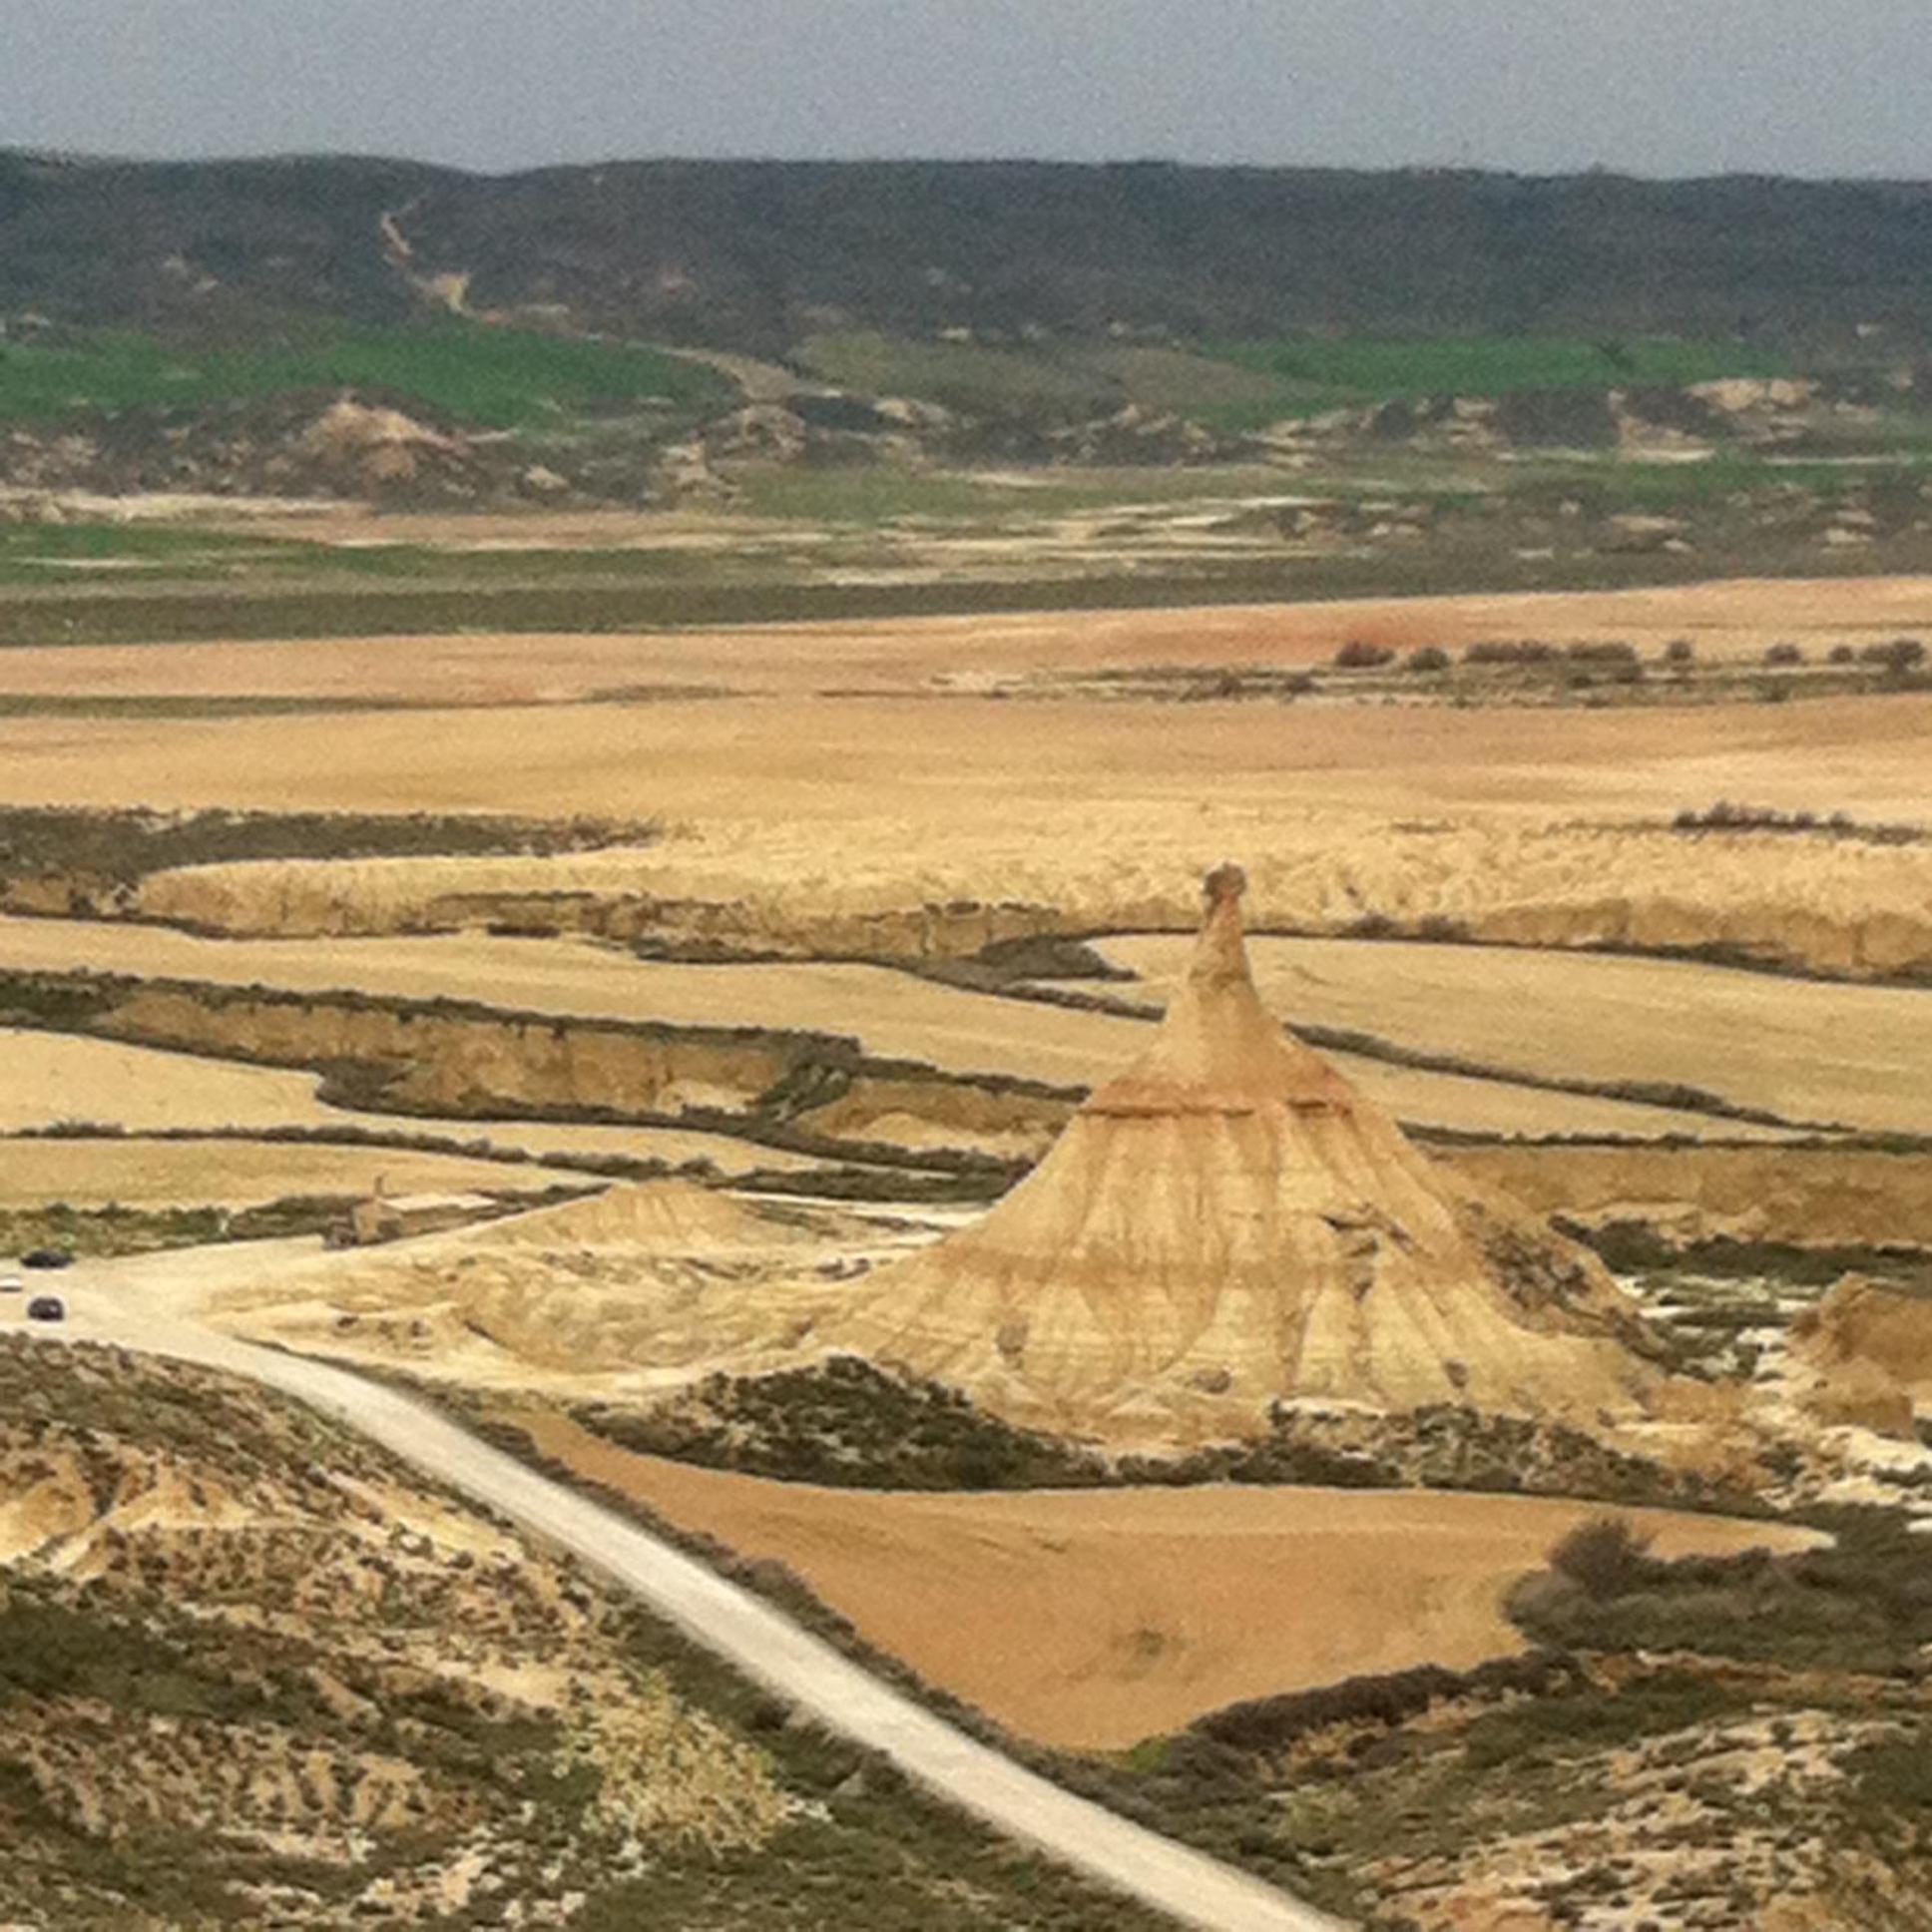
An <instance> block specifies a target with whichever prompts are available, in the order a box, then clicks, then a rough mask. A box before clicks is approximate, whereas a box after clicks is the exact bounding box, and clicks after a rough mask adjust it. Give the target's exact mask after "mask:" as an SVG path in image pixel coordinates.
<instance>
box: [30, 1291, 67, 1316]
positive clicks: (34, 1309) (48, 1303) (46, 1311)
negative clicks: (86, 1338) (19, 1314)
mask: <svg viewBox="0 0 1932 1932" xmlns="http://www.w3.org/2000/svg"><path fill="white" fill-rule="evenodd" d="M27 1319H28V1320H29V1321H65V1320H66V1319H67V1303H66V1302H65V1301H63V1300H62V1299H61V1298H60V1296H59V1295H57V1294H37V1295H35V1296H34V1298H33V1299H32V1300H31V1301H30V1302H28V1303H27Z"/></svg>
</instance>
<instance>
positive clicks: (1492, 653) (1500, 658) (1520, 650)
mask: <svg viewBox="0 0 1932 1932" xmlns="http://www.w3.org/2000/svg"><path fill="white" fill-rule="evenodd" d="M1462 655H1463V661H1464V662H1465V663H1467V664H1473V665H1491V664H1493V665H1533V664H1548V663H1549V662H1550V660H1551V659H1552V658H1554V657H1555V656H1556V655H1557V653H1556V647H1555V645H1551V644H1540V643H1538V642H1536V641H1535V640H1534V639H1517V640H1511V639H1508V638H1486V639H1482V640H1480V641H1479V642H1477V643H1475V644H1472V645H1471V646H1470V647H1469V649H1468V650H1467V651H1465V652H1464V653H1463V654H1462Z"/></svg>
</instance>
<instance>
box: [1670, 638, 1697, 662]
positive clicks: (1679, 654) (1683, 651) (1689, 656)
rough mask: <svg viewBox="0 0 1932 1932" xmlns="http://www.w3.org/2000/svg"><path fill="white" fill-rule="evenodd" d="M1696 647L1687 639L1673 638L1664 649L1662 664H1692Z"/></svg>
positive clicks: (1695, 654)
mask: <svg viewBox="0 0 1932 1932" xmlns="http://www.w3.org/2000/svg"><path fill="white" fill-rule="evenodd" d="M1696 657H1697V647H1696V646H1695V645H1694V644H1692V643H1691V640H1690V639H1689V638H1673V639H1672V640H1671V642H1670V643H1669V644H1667V645H1666V646H1665V647H1664V662H1665V663H1666V664H1668V665H1689V664H1694V663H1695V662H1696Z"/></svg>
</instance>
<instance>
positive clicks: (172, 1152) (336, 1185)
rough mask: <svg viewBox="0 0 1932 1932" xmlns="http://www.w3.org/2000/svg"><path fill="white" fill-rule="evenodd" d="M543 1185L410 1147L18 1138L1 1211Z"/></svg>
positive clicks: (537, 1179) (3, 1168)
mask: <svg viewBox="0 0 1932 1932" xmlns="http://www.w3.org/2000/svg"><path fill="white" fill-rule="evenodd" d="M378 1178H379V1179H380V1180H381V1181H382V1182H383V1183H384V1185H385V1186H386V1187H387V1188H388V1190H389V1192H390V1193H391V1194H399V1195H400V1194H452V1193H461V1192H464V1191H466V1190H475V1191H479V1192H480V1191H484V1190H488V1189H499V1188H538V1187H542V1186H543V1185H544V1184H545V1183H546V1182H549V1181H553V1180H556V1179H557V1178H558V1177H557V1176H554V1175H548V1174H545V1173H543V1172H542V1171H541V1170H535V1169H529V1168H514V1167H506V1166H505V1165H503V1164H502V1163H501V1162H494V1161H465V1160H463V1159H461V1158H460V1157H456V1156H452V1155H442V1154H412V1153H408V1152H405V1151H403V1150H400V1149H378V1148H333V1147H291V1146H286V1145H282V1144H278V1143H273V1142H259V1141H257V1142H249V1141H128V1140H107V1141H67V1140H61V1141H14V1142H10V1143H8V1144H7V1145H5V1146H4V1147H0V1207H40V1206H43V1205H44V1204H46V1203H48V1202H56V1201H64V1202H66V1203H68V1204H69V1205H70V1206H71V1207H105V1206H106V1205H108V1204H109V1203H111V1202H119V1203H120V1204H121V1205H122V1206H123V1207H251V1206H254V1205H255V1204H257V1203H260V1202H267V1201H278V1200H281V1199H282V1198H283V1197H285V1196H288V1195H359V1194H367V1193H368V1192H369V1191H370V1189H371V1188H372V1187H373V1186H374V1184H375V1182H376V1181H377V1179H378Z"/></svg>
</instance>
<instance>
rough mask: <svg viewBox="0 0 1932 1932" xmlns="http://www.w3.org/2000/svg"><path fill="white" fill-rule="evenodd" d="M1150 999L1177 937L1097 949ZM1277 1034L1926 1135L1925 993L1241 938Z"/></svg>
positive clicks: (1183, 958) (1930, 995)
mask: <svg viewBox="0 0 1932 1932" xmlns="http://www.w3.org/2000/svg"><path fill="white" fill-rule="evenodd" d="M1099 950H1100V951H1101V952H1102V953H1103V954H1104V955H1105V956H1106V957H1107V958H1108V959H1110V960H1112V961H1113V962H1114V963H1116V964H1117V965H1122V966H1126V967H1128V968H1129V969H1131V970H1132V971H1134V972H1136V973H1138V974H1140V975H1141V976H1142V978H1143V980H1144V981H1145V992H1144V993H1143V989H1141V988H1129V989H1121V990H1125V991H1130V992H1132V993H1134V994H1135V996H1136V997H1143V996H1144V997H1148V998H1152V999H1156V1000H1161V1001H1164V1002H1165V1000H1166V998H1167V996H1168V991H1169V989H1170V988H1171V987H1172V985H1173V984H1174V982H1175V980H1176V979H1177V978H1178V976H1179V975H1180V974H1181V973H1182V972H1184V971H1185V970H1186V967H1187V961H1188V950H1189V941H1187V940H1186V939H1184V938H1180V937H1176V936H1171V935H1168V934H1158V935H1152V936H1135V937H1124V938H1120V939H1110V940H1107V941H1104V942H1102V943H1101V945H1100V946H1099ZM1249 955H1250V957H1251V958H1252V960H1253V962H1254V974H1255V979H1256V983H1257V984H1258V985H1259V986H1260V989H1261V993H1262V997H1263V998H1264V999H1266V1000H1267V1002H1268V1004H1269V1006H1270V1007H1271V1008H1272V1009H1273V1010H1274V1011H1275V1012H1277V1013H1279V1014H1280V1015H1281V1016H1282V1017H1283V1018H1284V1019H1286V1020H1288V1021H1289V1022H1290V1023H1292V1022H1293V1021H1295V1020H1302V1021H1306V1022H1310V1023H1315V1024H1319V1025H1323V1026H1332V1027H1351V1028H1357V1029H1360V1030H1361V1031H1364V1032H1368V1033H1373V1034H1376V1035H1378V1036H1379V1037H1380V1038H1382V1039H1385V1040H1393V1041H1399V1042H1400V1043H1402V1044H1403V1045H1405V1046H1416V1047H1426V1048H1428V1049H1430V1050H1432V1051H1435V1052H1439V1053H1441V1052H1447V1053H1454V1054H1459V1055H1464V1056H1467V1057H1468V1058H1470V1059H1472V1060H1476V1061H1479V1062H1480V1063H1482V1064H1483V1065H1485V1066H1491V1067H1506V1068H1512V1069H1517V1068H1520V1069H1522V1070H1523V1071H1525V1072H1530V1073H1541V1074H1551V1075H1561V1076H1566V1077H1569V1078H1572V1079H1582V1080H1601V1081H1616V1080H1651V1081H1681V1082H1684V1083H1686V1084H1688V1085H1691V1086H1694V1087H1701V1088H1703V1089H1704V1090H1705V1091H1706V1092H1708V1093H1716V1094H1720V1095H1721V1096H1723V1098H1724V1099H1726V1100H1731V1101H1737V1102H1741V1103H1743V1104H1745V1105H1748V1106H1751V1107H1758V1108H1764V1109H1768V1110H1769V1111H1770V1112H1772V1113H1776V1114H1780V1115H1783V1116H1784V1117H1785V1118H1787V1119H1792V1120H1823V1121H1833V1122H1845V1123H1849V1124H1850V1125H1853V1126H1856V1127H1861V1128H1879V1129H1896V1130H1898V1131H1900V1132H1906V1133H1924V1132H1926V1131H1928V1130H1932V1090H1928V1085H1927V1081H1926V1072H1927V1067H1928V1054H1929V1052H1932V1049H1928V1046H1927V1041H1928V1038H1929V1037H1932V989H1911V988H1898V987H1879V986H1844V985H1831V984H1827V983H1823V982H1820V981H1815V980H1798V979H1785V978H1774V977H1772V976H1770V975H1768V974H1763V973H1749V972H1738V971H1732V970H1729V969H1726V968H1723V967H1717V966H1703V965H1696V964H1691V963H1688V962H1681V961H1677V960H1660V959H1617V958H1604V957H1601V956H1590V955H1578V954H1567V953H1561V952H1538V951H1531V950H1523V951H1515V950H1511V951H1501V952H1499V951H1498V950H1496V949H1495V948H1493V947H1478V946H1441V945H1404V944H1399V943H1390V942H1378V943H1376V944H1372V945H1371V944H1362V943H1358V942H1350V941H1347V940H1324V939H1267V938H1257V939H1254V940H1252V941H1250V942H1249Z"/></svg>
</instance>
